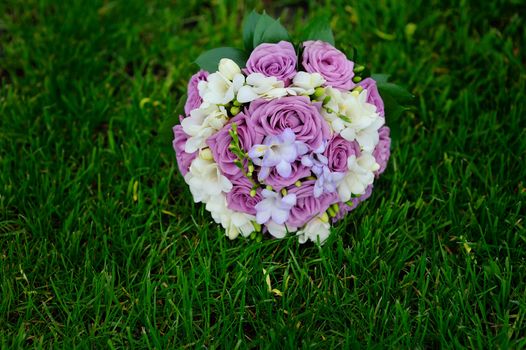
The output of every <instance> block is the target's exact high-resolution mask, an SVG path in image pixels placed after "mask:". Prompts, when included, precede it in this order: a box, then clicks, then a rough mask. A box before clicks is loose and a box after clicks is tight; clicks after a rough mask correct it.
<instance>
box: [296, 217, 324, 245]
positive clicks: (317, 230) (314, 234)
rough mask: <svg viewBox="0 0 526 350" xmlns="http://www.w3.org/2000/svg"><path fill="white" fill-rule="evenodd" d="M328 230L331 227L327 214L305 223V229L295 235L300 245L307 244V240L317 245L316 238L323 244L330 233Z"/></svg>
mask: <svg viewBox="0 0 526 350" xmlns="http://www.w3.org/2000/svg"><path fill="white" fill-rule="evenodd" d="M330 228H331V225H330V224H329V219H328V217H327V214H324V215H322V216H317V217H315V218H313V219H311V220H310V221H309V222H307V224H306V225H305V227H303V228H302V229H301V230H299V231H298V232H297V233H296V235H297V236H298V240H299V242H300V243H301V244H303V243H305V242H307V240H311V241H312V242H314V243H317V242H318V238H319V240H320V244H323V243H325V241H326V240H327V238H328V237H329V234H330V233H331V231H330Z"/></svg>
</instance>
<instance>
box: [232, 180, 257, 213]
mask: <svg viewBox="0 0 526 350" xmlns="http://www.w3.org/2000/svg"><path fill="white" fill-rule="evenodd" d="M250 191H252V183H251V182H250V181H249V180H248V179H247V178H246V177H244V176H240V177H238V178H237V179H235V180H232V189H231V190H230V192H228V193H227V194H226V201H227V206H228V208H230V209H232V210H235V211H240V212H243V213H247V214H251V215H256V208H255V207H256V204H258V203H259V202H260V201H261V199H262V197H261V188H258V189H257V190H256V195H255V196H254V197H252V196H251V195H250Z"/></svg>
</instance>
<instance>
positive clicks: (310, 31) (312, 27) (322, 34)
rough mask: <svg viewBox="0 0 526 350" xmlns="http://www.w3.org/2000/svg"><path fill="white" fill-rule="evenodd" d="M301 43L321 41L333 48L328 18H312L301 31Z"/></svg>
mask: <svg viewBox="0 0 526 350" xmlns="http://www.w3.org/2000/svg"><path fill="white" fill-rule="evenodd" d="M301 38H302V41H307V40H321V41H325V42H327V43H329V44H331V45H332V46H334V34H333V33H332V29H331V24H330V22H329V17H327V16H319V17H315V18H313V19H312V20H311V21H310V22H309V24H307V26H306V27H305V29H304V30H303V35H302V36H301Z"/></svg>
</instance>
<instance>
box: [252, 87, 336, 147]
mask: <svg viewBox="0 0 526 350" xmlns="http://www.w3.org/2000/svg"><path fill="white" fill-rule="evenodd" d="M320 108H321V103H320V102H314V103H312V102H311V101H310V99H309V98H308V97H306V96H288V97H282V98H278V99H273V100H270V101H266V100H263V99H258V100H255V101H253V102H252V103H250V106H249V107H248V112H247V113H248V115H249V116H250V119H251V120H252V122H253V123H254V125H255V127H256V132H257V133H258V134H260V135H261V136H262V137H265V136H267V135H280V134H282V133H283V131H284V130H285V129H287V128H290V129H291V130H292V131H293V132H294V134H295V135H296V140H297V141H302V142H304V143H305V144H306V145H307V146H308V147H309V149H310V150H315V149H316V148H318V147H319V146H321V145H322V143H323V141H326V140H327V139H328V138H329V137H330V131H329V125H328V124H327V122H326V121H325V119H323V117H322V115H321V114H320Z"/></svg>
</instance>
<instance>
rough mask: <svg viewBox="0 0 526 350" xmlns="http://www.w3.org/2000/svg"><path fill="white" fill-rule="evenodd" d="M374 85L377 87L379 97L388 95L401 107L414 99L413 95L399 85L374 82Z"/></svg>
mask: <svg viewBox="0 0 526 350" xmlns="http://www.w3.org/2000/svg"><path fill="white" fill-rule="evenodd" d="M376 85H377V86H378V91H379V92H380V95H382V96H383V95H389V96H391V97H393V98H394V99H395V100H396V101H397V102H398V103H399V104H401V105H404V104H407V103H409V102H410V101H411V100H412V99H413V98H414V96H413V94H411V93H410V92H409V91H407V90H406V89H404V88H403V87H401V86H399V85H396V84H393V83H378V82H376Z"/></svg>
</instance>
